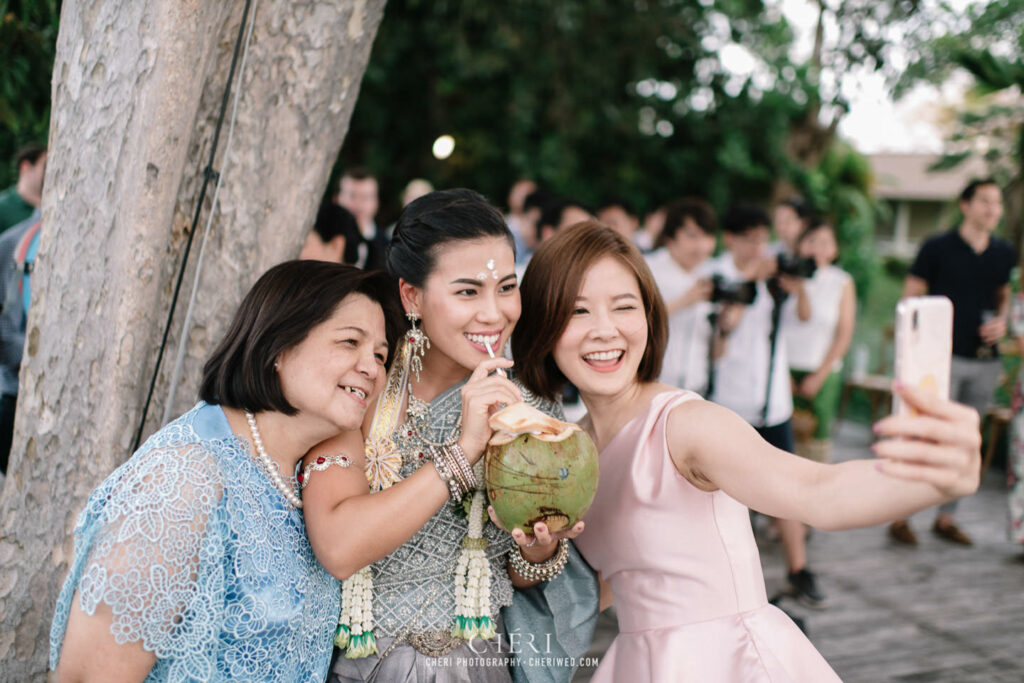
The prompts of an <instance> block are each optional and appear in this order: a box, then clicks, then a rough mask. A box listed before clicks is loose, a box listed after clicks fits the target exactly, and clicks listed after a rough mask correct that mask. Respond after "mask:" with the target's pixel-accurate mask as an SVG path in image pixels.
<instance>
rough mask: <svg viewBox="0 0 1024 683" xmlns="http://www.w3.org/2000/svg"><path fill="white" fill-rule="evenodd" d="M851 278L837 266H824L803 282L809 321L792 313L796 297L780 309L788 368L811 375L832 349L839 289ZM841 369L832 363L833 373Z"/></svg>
mask: <svg viewBox="0 0 1024 683" xmlns="http://www.w3.org/2000/svg"><path fill="white" fill-rule="evenodd" d="M852 279H853V278H851V277H850V275H849V274H848V273H847V272H846V271H844V270H843V269H842V268H839V267H838V266H825V267H824V268H818V270H816V271H814V277H811V278H809V279H807V280H805V281H804V291H805V292H807V298H808V300H809V301H810V304H811V319H810V320H808V321H807V322H803V321H801V320H800V318H799V317H798V316H797V314H796V297H795V296H791V297H789V299H787V300H786V303H785V304H783V307H782V336H783V339H785V342H786V354H787V356H788V358H789V367H791V368H793V369H794V370H803V371H805V372H814V371H815V370H817V369H818V368H820V367H821V364H822V363H823V362H824V361H825V355H826V354H828V350H829V348H830V347H831V346H832V340H833V339H835V336H836V328H837V327H838V326H839V302H840V301H841V300H842V298H843V290H844V289H845V288H846V286H847V283H849V282H851V281H852ZM842 367H843V361H842V359H839V360H836V363H835V365H834V366H833V368H832V369H833V370H840V369H842Z"/></svg>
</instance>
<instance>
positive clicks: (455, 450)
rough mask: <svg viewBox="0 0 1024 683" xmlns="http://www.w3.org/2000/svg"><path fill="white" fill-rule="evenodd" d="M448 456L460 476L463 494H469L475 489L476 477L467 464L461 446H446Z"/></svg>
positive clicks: (471, 467) (467, 461)
mask: <svg viewBox="0 0 1024 683" xmlns="http://www.w3.org/2000/svg"><path fill="white" fill-rule="evenodd" d="M446 449H447V450H448V455H449V457H450V458H451V462H453V463H454V464H455V466H456V469H457V471H458V474H460V475H461V483H462V490H463V492H464V493H469V492H470V491H473V490H474V489H476V488H477V486H478V484H477V481H476V475H475V474H473V466H472V465H470V464H469V460H468V459H467V458H466V452H465V451H463V450H462V446H460V445H459V444H457V443H453V444H451V445H450V446H447V447H446Z"/></svg>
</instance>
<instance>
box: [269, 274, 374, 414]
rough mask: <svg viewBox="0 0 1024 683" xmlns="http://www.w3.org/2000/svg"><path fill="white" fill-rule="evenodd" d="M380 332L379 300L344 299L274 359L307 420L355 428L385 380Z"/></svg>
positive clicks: (283, 382)
mask: <svg viewBox="0 0 1024 683" xmlns="http://www.w3.org/2000/svg"><path fill="white" fill-rule="evenodd" d="M384 330H385V328H384V313H383V311H382V310H381V307H380V305H379V304H378V303H376V302H375V301H372V300H371V299H370V298H369V297H367V296H365V295H363V294H351V295H349V296H347V297H345V298H344V299H343V300H342V301H341V303H340V304H338V307H337V308H336V309H335V310H334V313H333V314H332V315H331V317H330V318H328V319H327V320H326V321H325V322H323V323H320V324H319V325H317V326H316V327H314V328H313V329H312V330H310V331H309V334H308V335H307V336H306V338H305V339H303V340H302V341H301V342H299V343H298V344H296V345H295V346H293V347H291V348H289V349H286V350H285V351H283V352H282V353H281V354H280V355H279V356H278V357H277V362H276V365H277V373H278V377H279V379H280V382H281V391H282V392H283V393H284V396H285V398H286V399H287V401H288V402H289V403H290V404H291V405H292V406H294V407H295V408H296V409H297V410H298V411H299V414H300V415H302V416H305V417H306V418H312V419H314V420H318V421H321V422H323V423H327V424H329V425H330V426H332V427H333V428H335V429H340V430H352V429H358V428H359V426H360V425H361V424H362V421H363V416H364V415H365V413H366V408H367V406H368V405H369V403H370V401H371V400H372V399H373V398H374V397H375V396H376V395H377V394H378V393H379V392H380V390H381V388H382V387H383V384H384V376H385V373H384V362H385V360H386V359H387V354H388V343H387V337H386V336H385V331H384Z"/></svg>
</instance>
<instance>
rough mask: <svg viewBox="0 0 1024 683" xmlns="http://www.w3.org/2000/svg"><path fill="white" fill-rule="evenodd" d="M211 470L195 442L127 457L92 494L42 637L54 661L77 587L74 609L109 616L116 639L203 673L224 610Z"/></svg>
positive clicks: (219, 516) (220, 521) (217, 490)
mask: <svg viewBox="0 0 1024 683" xmlns="http://www.w3.org/2000/svg"><path fill="white" fill-rule="evenodd" d="M222 494H223V484H222V477H221V473H220V468H219V467H218V465H217V462H216V460H215V458H214V457H213V455H212V454H211V453H210V452H209V451H208V450H207V449H205V448H204V447H203V445H202V443H201V442H200V443H194V442H193V443H182V442H180V441H179V442H178V443H170V444H164V445H157V446H156V447H154V448H152V449H151V450H149V451H146V452H142V453H138V454H136V455H135V456H134V457H133V458H132V459H131V460H129V461H128V462H127V463H125V464H124V465H123V466H122V467H121V468H120V469H118V470H117V471H116V472H115V473H114V474H112V475H111V476H110V477H109V478H108V479H107V480H106V481H104V482H103V484H101V485H100V486H99V487H98V488H97V489H96V490H95V491H94V492H93V494H92V496H91V497H90V499H89V502H88V503H87V505H86V508H85V509H84V510H83V511H82V514H81V516H80V517H79V520H78V524H77V525H76V528H75V557H74V562H73V564H72V567H71V572H70V573H69V575H68V578H67V580H66V582H65V584H64V588H63V590H62V591H61V594H60V597H59V598H58V602H57V610H56V614H55V616H54V624H53V630H52V632H51V638H50V659H51V666H55V665H56V662H57V659H58V657H59V654H60V647H61V644H62V642H63V639H64V629H65V627H66V626H67V617H68V613H69V611H70V609H71V606H72V605H71V601H72V598H73V596H74V594H75V591H76V589H77V591H78V593H79V596H80V602H79V605H80V607H81V609H82V610H83V611H84V612H85V613H87V614H90V615H92V614H95V612H96V608H97V606H98V605H99V604H100V603H101V602H102V603H105V604H107V605H108V606H109V607H110V608H111V610H112V612H113V623H112V625H111V632H112V633H113V635H114V639H115V640H116V641H117V642H118V643H127V642H135V641H138V642H141V643H142V645H143V647H145V648H146V649H147V650H149V651H151V652H153V653H155V654H156V656H157V658H158V659H167V658H171V659H180V660H181V663H183V664H185V667H186V669H189V670H191V672H192V673H196V674H199V673H201V672H203V671H206V672H210V671H211V668H210V667H211V666H212V664H213V657H214V655H213V654H212V652H211V648H213V647H215V644H216V640H217V634H218V632H219V631H220V629H221V625H222V623H221V622H222V620H223V616H224V615H223V614H221V612H222V611H223V610H224V591H225V572H224V567H223V564H224V562H223V560H224V552H225V551H224V549H225V543H226V542H227V539H228V526H227V524H226V521H225V518H224V511H223V506H222V505H221V497H222Z"/></svg>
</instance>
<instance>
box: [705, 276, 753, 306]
mask: <svg viewBox="0 0 1024 683" xmlns="http://www.w3.org/2000/svg"><path fill="white" fill-rule="evenodd" d="M711 285H712V289H711V303H713V304H718V303H723V304H743V305H744V306H749V305H750V304H752V303H754V300H755V299H757V283H756V282H753V281H746V282H740V281H737V280H728V279H726V278H725V277H723V276H722V275H719V274H718V273H715V274H714V275H712V276H711Z"/></svg>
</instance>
